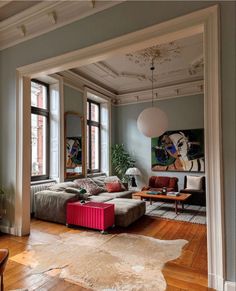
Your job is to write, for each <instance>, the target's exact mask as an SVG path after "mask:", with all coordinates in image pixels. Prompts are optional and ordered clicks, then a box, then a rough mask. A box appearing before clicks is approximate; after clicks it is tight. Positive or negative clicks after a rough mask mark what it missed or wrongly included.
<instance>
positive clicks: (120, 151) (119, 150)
mask: <svg viewBox="0 0 236 291" xmlns="http://www.w3.org/2000/svg"><path fill="white" fill-rule="evenodd" d="M111 162H112V166H113V167H114V171H115V174H116V175H117V176H118V177H119V178H120V179H121V181H122V183H124V184H126V187H127V186H128V177H127V176H126V175H125V172H126V171H127V170H128V168H132V167H134V164H135V159H134V158H132V157H131V156H130V155H129V153H128V152H127V151H126V150H125V148H124V145H123V144H115V145H114V146H113V147H112V150H111Z"/></svg>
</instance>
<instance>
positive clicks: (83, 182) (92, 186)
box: [74, 178, 105, 195]
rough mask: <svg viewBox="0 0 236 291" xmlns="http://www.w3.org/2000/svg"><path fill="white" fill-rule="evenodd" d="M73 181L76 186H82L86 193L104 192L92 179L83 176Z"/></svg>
mask: <svg viewBox="0 0 236 291" xmlns="http://www.w3.org/2000/svg"><path fill="white" fill-rule="evenodd" d="M74 182H75V183H76V184H77V186H78V187H80V188H84V189H85V190H86V191H87V193H88V194H90V195H98V194H99V193H101V192H105V189H104V188H102V187H99V186H98V185H97V184H96V183H95V182H94V181H93V180H92V179H90V178H85V179H76V180H74Z"/></svg>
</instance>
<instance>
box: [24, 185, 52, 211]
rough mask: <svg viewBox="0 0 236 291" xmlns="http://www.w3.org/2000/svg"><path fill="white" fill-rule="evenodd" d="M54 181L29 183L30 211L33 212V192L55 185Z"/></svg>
mask: <svg viewBox="0 0 236 291" xmlns="http://www.w3.org/2000/svg"><path fill="white" fill-rule="evenodd" d="M55 184H56V181H50V182H47V183H45V182H44V183H41V184H38V183H37V184H35V185H31V186H30V199H31V201H30V212H31V213H34V194H35V193H37V192H39V191H43V190H47V188H48V187H49V186H52V185H55Z"/></svg>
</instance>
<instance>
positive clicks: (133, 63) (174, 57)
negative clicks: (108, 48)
mask: <svg viewBox="0 0 236 291" xmlns="http://www.w3.org/2000/svg"><path fill="white" fill-rule="evenodd" d="M153 52H155V54H156V53H158V54H159V55H158V57H157V58H156V59H154V66H155V70H154V87H155V88H158V87H163V86H169V85H174V84H181V83H187V82H191V81H195V80H202V79H203V36H202V34H198V35H195V36H191V37H189V38H185V39H181V40H178V41H175V42H172V43H169V44H163V45H159V46H156V47H153V48H148V49H146V50H144V51H141V52H135V53H132V54H128V55H127V54H126V55H117V56H116V57H112V58H110V59H106V60H104V61H102V62H98V63H94V64H90V65H86V66H83V67H80V68H75V69H73V72H75V73H77V74H78V75H80V76H82V77H85V78H86V79H88V80H90V81H93V82H95V83H97V84H98V85H101V86H103V87H104V88H106V89H108V90H110V91H111V92H113V93H115V94H118V95H120V94H126V93H132V92H137V91H141V90H148V89H150V88H151V87H152V82H151V70H150V67H151V58H152V56H153Z"/></svg>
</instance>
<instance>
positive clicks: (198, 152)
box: [151, 128, 205, 172]
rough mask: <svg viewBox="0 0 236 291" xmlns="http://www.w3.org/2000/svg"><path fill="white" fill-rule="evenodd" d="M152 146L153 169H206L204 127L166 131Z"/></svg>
mask: <svg viewBox="0 0 236 291" xmlns="http://www.w3.org/2000/svg"><path fill="white" fill-rule="evenodd" d="M151 146H152V149H151V155H152V157H151V158H152V171H178V172H204V171H205V160H204V129H203V128H200V129H188V130H172V131H166V132H165V133H164V134H162V135H161V136H159V137H155V138H152V140H151Z"/></svg>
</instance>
